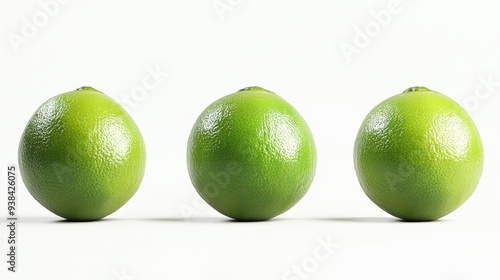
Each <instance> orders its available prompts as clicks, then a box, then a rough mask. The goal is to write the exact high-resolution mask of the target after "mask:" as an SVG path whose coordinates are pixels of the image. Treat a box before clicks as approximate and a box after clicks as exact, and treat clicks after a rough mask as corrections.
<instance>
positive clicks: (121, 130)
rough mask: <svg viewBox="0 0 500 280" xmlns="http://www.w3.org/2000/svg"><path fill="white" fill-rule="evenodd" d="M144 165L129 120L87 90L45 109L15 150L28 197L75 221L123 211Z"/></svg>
mask: <svg viewBox="0 0 500 280" xmlns="http://www.w3.org/2000/svg"><path fill="white" fill-rule="evenodd" d="M145 160H146V150H145V146H144V142H143V139H142V136H141V133H140V131H139V129H138V128H137V126H136V124H135V123H134V121H133V120H132V118H131V117H130V116H129V115H128V113H127V112H126V111H125V110H124V109H123V108H122V107H121V106H120V105H119V104H118V103H116V102H115V101H113V99H111V98H109V97H108V96H106V95H105V94H103V93H102V92H99V91H97V90H95V89H93V88H90V87H82V88H79V89H77V90H75V91H72V92H68V93H63V94H60V95H57V96H55V97H53V98H51V99H49V100H47V101H46V102H45V103H43V104H42V105H41V106H40V107H39V108H38V109H37V110H36V112H35V113H34V114H33V116H32V117H31V119H30V120H29V122H28V124H27V126H26V128H25V130H24V133H23V135H22V137H21V142H20V145H19V167H20V171H21V175H22V178H23V181H24V183H25V185H26V188H27V189H28V191H29V192H30V193H31V195H33V197H34V198H35V199H36V200H37V201H38V202H40V204H42V205H43V206H44V207H45V208H47V209H48V210H50V211H52V212H53V213H54V214H56V215H59V216H61V217H63V218H66V219H68V220H74V221H90V220H98V219H101V218H103V217H105V216H107V215H109V214H111V213H113V212H114V211H116V210H117V209H118V208H120V207H121V206H122V205H124V204H125V203H126V202H127V201H128V200H129V199H130V198H131V197H132V196H133V195H134V193H135V192H136V191H137V189H138V187H139V185H140V183H141V181H142V178H143V175H144V169H145V164H146V162H145Z"/></svg>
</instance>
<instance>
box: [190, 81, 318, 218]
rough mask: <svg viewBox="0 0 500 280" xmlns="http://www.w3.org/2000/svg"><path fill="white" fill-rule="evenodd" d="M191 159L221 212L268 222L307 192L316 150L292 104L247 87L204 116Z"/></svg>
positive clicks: (201, 187)
mask: <svg viewBox="0 0 500 280" xmlns="http://www.w3.org/2000/svg"><path fill="white" fill-rule="evenodd" d="M187 161H188V170H189V175H190V177H191V181H192V182H193V185H194V187H195V188H196V190H197V191H198V193H199V194H200V196H201V197H202V198H203V199H204V200H205V201H206V202H207V203H208V204H209V205H211V206H212V207H213V208H215V209H216V210H217V211H219V212H220V213H222V214H224V215H226V216H229V217H231V218H234V219H237V220H244V221H256V220H267V219H270V218H273V217H275V216H277V215H279V214H281V213H283V212H285V211H287V210H288V209H290V208H291V207H292V206H293V205H295V204H296V203H297V202H298V201H299V200H300V199H301V198H302V197H303V196H304V195H305V194H306V192H307V190H308V189H309V186H310V185H311V182H312V180H313V177H314V172H315V168H316V148H315V145H314V140H313V137H312V134H311V132H310V130H309V128H308V126H307V124H306V122H305V121H304V120H303V119H302V117H301V116H300V114H299V113H298V112H297V111H296V110H295V109H294V108H293V107H292V106H291V105H290V104H288V103H287V102H286V101H285V100H284V99H282V98H281V97H279V96H278V95H277V94H275V93H272V92H270V91H267V90H265V89H263V88H260V87H247V88H244V89H242V90H240V91H238V92H236V93H233V94H230V95H228V96H225V97H223V98H221V99H219V100H217V101H215V102H214V103H212V104H211V105H210V106H208V107H207V108H206V109H205V110H204V111H203V112H202V113H201V115H200V116H199V117H198V119H197V120H196V122H195V124H194V126H193V129H192V131H191V135H190V137H189V141H188V150H187Z"/></svg>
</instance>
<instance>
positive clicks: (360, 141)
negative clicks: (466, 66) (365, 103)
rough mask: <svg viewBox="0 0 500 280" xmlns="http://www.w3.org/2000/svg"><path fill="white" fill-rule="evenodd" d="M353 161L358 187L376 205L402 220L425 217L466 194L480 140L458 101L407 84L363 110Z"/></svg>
mask: <svg viewBox="0 0 500 280" xmlns="http://www.w3.org/2000/svg"><path fill="white" fill-rule="evenodd" d="M409 92H418V94H408V93H409ZM354 165H355V168H356V173H357V175H358V179H359V182H360V184H361V187H362V188H363V190H364V192H365V193H366V195H367V196H368V197H369V198H370V199H371V200H372V201H373V202H374V203H375V204H377V205H378V206H379V207H380V208H382V209H383V210H385V211H386V212H388V213H390V214H392V215H394V216H396V217H399V218H402V219H405V220H409V221H430V220H436V219H439V218H441V217H443V216H445V215H447V214H449V213H451V212H452V211H454V210H455V209H457V208H458V207H459V206H460V205H462V204H463V203H464V202H465V201H466V200H467V199H468V198H469V197H470V196H471V195H472V193H473V192H474V190H475V188H476V186H477V184H478V182H479V179H480V177H481V173H482V169H483V146H482V143H481V138H480V136H479V133H478V131H477V128H476V126H475V125H474V122H473V121H472V119H471V118H470V116H469V115H468V114H467V112H466V111H465V110H464V109H463V108H462V107H460V105H459V104H457V103H456V102H455V101H453V100H452V99H450V98H448V97H447V96H445V95H443V94H440V93H437V92H434V91H431V90H429V89H427V88H425V87H412V88H409V89H407V90H405V91H404V92H403V93H402V94H398V95H395V96H393V97H391V98H388V99H386V100H385V101H383V102H382V103H380V104H379V105H377V106H376V107H375V108H374V109H373V110H372V111H371V112H370V113H368V115H367V116H366V118H365V120H364V121H363V123H362V124H361V127H360V129H359V132H358V135H357V137H356V142H355V145H354Z"/></svg>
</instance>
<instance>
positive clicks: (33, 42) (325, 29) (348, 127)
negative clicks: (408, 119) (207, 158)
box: [0, 0, 500, 280]
mask: <svg viewBox="0 0 500 280" xmlns="http://www.w3.org/2000/svg"><path fill="white" fill-rule="evenodd" d="M40 2H41V3H46V2H50V1H49V0H45V1H44V0H41V1H40ZM67 2H68V3H64V4H57V6H52V10H51V11H53V12H52V13H51V14H52V15H51V16H49V17H47V18H48V21H47V23H46V24H44V25H43V26H41V25H40V24H39V26H40V27H37V31H33V30H31V31H32V32H31V33H30V34H27V35H29V36H28V37H30V38H25V41H23V42H24V43H22V44H21V45H19V46H18V51H16V48H15V47H13V45H12V44H11V43H10V39H9V38H10V37H12V36H14V35H12V34H13V33H15V34H17V35H18V36H22V30H23V28H26V27H24V26H25V25H26V21H25V20H24V18H26V19H27V20H28V21H31V22H32V21H33V17H35V18H37V17H39V19H38V20H40V19H41V20H43V15H42V14H41V13H46V12H44V10H43V9H42V7H41V6H40V4H39V2H37V1H14V2H13V1H8V2H7V1H3V2H1V3H0V21H1V25H0V26H1V27H0V33H1V34H2V38H3V40H1V41H0V50H1V51H0V61H1V62H2V68H1V70H0V71H1V73H0V75H1V77H2V90H1V91H2V93H1V96H2V102H1V103H2V109H1V110H0V122H1V127H0V129H1V131H2V138H1V140H0V141H1V142H0V143H1V145H0V157H1V158H0V160H1V162H0V163H1V165H0V168H3V169H4V168H6V165H7V164H9V163H13V162H17V146H18V141H19V138H20V136H21V133H22V130H23V129H24V126H25V124H26V123H27V121H28V119H29V118H30V116H31V114H32V113H33V112H34V110H35V109H36V108H37V107H38V106H39V105H40V104H41V103H42V102H43V101H45V100H46V99H48V98H50V97H52V96H54V95H56V94H59V93H62V92H66V91H71V90H73V89H76V88H78V87H80V86H82V85H89V86H93V87H95V88H97V89H99V90H101V91H103V92H105V93H107V94H108V95H110V96H111V97H113V98H115V99H116V100H118V101H121V102H122V103H126V102H127V101H125V100H127V99H129V100H132V103H133V104H129V105H128V106H129V107H132V106H135V107H134V108H132V109H131V110H130V113H131V115H132V116H133V117H134V119H135V120H136V122H137V123H138V125H139V127H140V128H141V131H142V133H143V136H144V138H145V141H146V145H147V149H148V163H147V165H148V166H147V171H146V176H145V178H144V181H143V184H142V186H141V188H140V189H139V191H138V192H137V194H136V195H135V196H134V197H133V198H132V199H131V200H130V201H129V202H128V203H127V204H126V205H125V206H124V207H123V208H121V209H120V210H119V211H117V212H116V213H114V214H112V215H111V216H109V217H108V218H107V219H106V220H104V221H101V222H95V223H79V224H78V223H66V222H60V221H61V219H59V218H58V217H56V216H54V215H52V214H51V213H50V212H48V211H47V210H45V209H44V208H43V207H42V206H40V205H39V204H38V203H37V202H36V201H35V200H34V199H33V198H32V197H31V196H30V195H29V193H28V192H27V191H26V189H25V188H24V187H23V186H22V185H21V186H20V189H19V192H18V200H19V201H18V202H19V207H20V208H19V216H20V219H21V224H20V226H19V233H18V237H19V251H18V254H19V267H18V268H19V273H17V274H16V275H13V274H12V273H7V271H6V264H5V263H4V262H3V261H2V263H4V264H3V265H0V275H1V279H37V278H40V279H46V278H47V279H94V280H95V279H106V280H110V279H112V280H122V279H137V280H140V279H287V278H288V279H301V277H299V276H296V277H295V278H293V277H292V275H288V277H285V278H283V277H284V275H285V273H286V272H287V271H288V270H290V269H292V268H293V267H294V266H295V265H299V266H301V265H302V264H305V265H306V268H308V269H309V270H310V271H311V272H310V273H308V274H307V275H302V279H306V276H307V277H308V278H307V279H442V280H452V279H453V280H465V279H500V272H499V271H498V269H496V268H495V265H496V264H498V261H500V256H499V253H498V252H500V244H499V241H498V236H499V234H500V232H499V214H498V212H499V208H498V205H499V197H500V190H499V188H498V181H499V179H498V169H499V167H500V160H499V152H500V151H499V148H498V147H499V145H498V143H500V133H499V128H498V120H499V119H500V110H499V109H498V108H499V105H500V96H499V95H500V84H498V83H496V81H500V52H499V51H498V50H499V49H500V39H499V38H500V37H499V36H498V27H499V26H500V17H499V16H498V10H499V8H500V5H499V4H497V2H495V1H476V2H474V3H473V2H470V1H468V2H466V1H463V2H460V3H459V2H458V1H439V2H438V3H436V1H418V2H417V1H400V4H399V5H397V3H396V4H390V1H349V2H348V1H342V2H341V1H284V0H283V1H244V0H241V1H237V0H221V1H212V0H208V1H196V3H195V2H193V1H159V0H157V1H142V2H140V3H139V2H138V1H85V2H84V1H67ZM219 2H220V3H230V5H232V9H231V10H228V11H226V12H225V13H224V14H223V15H222V16H223V18H221V17H219V15H218V13H217V12H216V10H215V9H214V6H213V4H214V3H219ZM54 3H55V2H54ZM388 7H389V8H390V10H391V11H392V12H393V14H392V15H391V19H390V21H389V20H386V22H384V25H385V26H383V27H380V25H378V26H379V27H380V30H378V31H377V29H376V28H377V26H375V25H374V16H373V14H380V11H381V10H388ZM386 19H387V18H386ZM367 27H368V28H372V29H370V30H371V31H372V32H375V33H376V34H372V35H373V36H372V37H370V38H369V40H368V41H367V40H365V42H361V43H363V44H362V45H359V44H358V46H359V47H360V48H359V52H358V53H355V54H353V55H352V56H350V57H349V60H348V59H347V58H346V56H345V55H344V54H343V52H342V50H341V46H345V44H351V45H354V40H355V37H356V36H360V35H359V34H358V31H357V28H359V29H362V30H365V28H367ZM358 39H359V38H358ZM359 40H361V39H359ZM361 41H362V40H361ZM358 43H360V42H358ZM152 71H153V72H154V71H156V72H159V73H160V74H159V75H157V76H156V78H157V83H156V84H154V85H152V87H150V89H149V90H147V91H146V93H145V94H143V95H142V96H139V97H140V98H138V97H137V96H136V97H134V96H133V92H138V91H139V90H140V87H141V84H142V81H143V80H144V79H145V78H147V77H148V76H151V74H150V73H151V72H152ZM165 73H168V76H167V75H166V74H165ZM488 77H489V78H488ZM484 79H486V80H488V79H492V80H493V81H495V82H494V84H493V85H492V86H491V87H485V86H484V82H482V80H484ZM251 85H259V86H262V87H264V88H266V89H269V90H272V91H275V92H276V93H278V94H279V95H281V96H282V97H283V98H285V99H286V100H288V101H289V102H290V103H291V104H292V105H294V107H296V108H297V109H298V110H299V112H301V114H302V115H303V117H304V118H305V119H306V120H307V122H308V124H309V126H310V127H311V129H312V131H313V134H314V136H315V140H316V145H317V149H318V169H317V173H316V177H315V181H314V183H313V185H312V187H311V189H310V191H309V192H308V194H307V195H306V196H305V197H304V199H303V200H302V201H301V202H300V203H299V204H297V205H296V206H295V207H294V208H293V209H291V210H290V211H288V212H287V213H285V214H283V215H281V216H280V217H278V218H277V219H275V220H273V221H270V222H264V223H235V222H230V221H229V220H228V219H226V218H224V217H223V216H221V215H220V214H218V213H217V212H215V211H214V210H212V209H210V207H208V206H206V205H205V204H202V203H199V199H198V196H197V195H196V193H195V191H194V188H193V187H192V186H191V183H190V181H189V177H188V174H187V170H186V166H185V148H186V141H187V137H188V134H189V131H190V129H191V126H192V124H193V122H194V120H195V119H196V117H197V116H198V114H199V113H200V112H201V110H203V109H204V108H205V107H206V106H207V105H208V104H210V103H211V102H212V101H214V100H216V99H217V98H220V97H222V96H224V95H226V94H229V93H232V92H234V91H236V90H238V89H240V88H243V87H246V86H251ZM415 85H423V86H427V87H429V88H431V89H433V90H436V91H439V92H442V93H445V94H447V95H448V96H450V97H452V98H453V99H455V100H456V101H458V102H460V103H462V104H464V106H467V104H466V103H465V102H466V101H467V100H469V102H473V101H474V100H476V101H477V103H469V105H468V106H467V108H469V111H470V113H471V115H472V117H473V118H474V120H475V122H476V124H477V126H478V128H479V130H480V132H481V135H482V138H483V144H484V147H485V167H484V172H483V177H482V179H481V182H480V185H479V187H478V189H477V191H476V192H475V193H474V195H473V196H472V197H471V199H470V200H469V201H468V202H467V203H466V204H464V205H463V206H462V207H461V208H460V209H459V210H457V211H456V212H454V213H452V214H450V215H449V216H447V217H446V218H444V219H443V220H442V221H439V222H433V223H403V222H398V221H397V220H395V219H393V218H391V217H390V216H389V215H387V214H386V213H385V212H383V211H382V210H380V209H378V208H377V207H376V206H375V205H373V204H372V203H371V202H370V201H369V199H368V198H367V197H366V196H365V195H364V193H363V192H362V190H361V188H360V187H359V184H358V182H357V179H356V175H355V173H354V168H353V165H352V146H353V143H354V138H355V136H356V133H357V129H358V127H359V125H360V124H361V121H362V120H363V118H364V117H365V115H366V114H367V113H368V111H369V110H370V109H371V108H372V107H373V106H375V105H376V104H377V103H379V102H380V101H382V100H383V99H385V98H387V97H389V96H392V95H394V94H397V93H399V92H401V91H403V90H404V89H406V88H408V87H410V86H415ZM476 89H477V90H478V91H477V92H476V93H475V91H476ZM134 98H135V99H136V100H135V101H134ZM139 99H142V100H139ZM471 100H472V101H471ZM471 104H472V105H474V108H472V105H471ZM2 180H5V179H3V178H2ZM20 182H21V181H20ZM2 185H4V186H5V184H2ZM4 208H6V190H5V191H1V192H0V211H2V212H3V213H5V211H4V210H2V209H4ZM180 209H191V210H192V211H191V215H190V216H191V217H190V219H188V220H186V219H184V218H185V215H183V213H182V212H181V210H180ZM4 223H5V222H1V224H0V252H2V255H4V253H3V252H5V251H6V242H5V234H6V227H5V226H4V225H3V224H4ZM328 238H330V239H331V242H334V243H336V246H334V247H335V248H334V249H333V251H332V252H331V253H329V254H327V255H326V256H324V255H321V256H322V257H321V258H322V259H323V257H324V260H322V261H321V260H319V261H318V260H315V259H314V257H315V252H316V251H317V248H318V246H320V244H321V242H320V241H318V239H319V240H326V239H328ZM318 250H319V249H318ZM316 255H317V254H316ZM317 256H320V255H317ZM1 259H3V258H0V260H1ZM315 263H317V264H318V266H317V267H314V264H315ZM494 264H495V265H494ZM313 268H314V269H313Z"/></svg>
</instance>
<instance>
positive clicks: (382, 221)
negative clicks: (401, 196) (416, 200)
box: [317, 217, 446, 224]
mask: <svg viewBox="0 0 500 280" xmlns="http://www.w3.org/2000/svg"><path fill="white" fill-rule="evenodd" d="M317 220H322V221H332V222H349V223H379V224H388V223H403V224H418V223H439V222H446V220H434V221H406V220H402V219H399V218H395V217H338V218H321V219H317Z"/></svg>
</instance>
